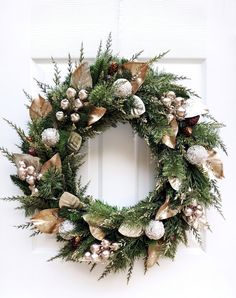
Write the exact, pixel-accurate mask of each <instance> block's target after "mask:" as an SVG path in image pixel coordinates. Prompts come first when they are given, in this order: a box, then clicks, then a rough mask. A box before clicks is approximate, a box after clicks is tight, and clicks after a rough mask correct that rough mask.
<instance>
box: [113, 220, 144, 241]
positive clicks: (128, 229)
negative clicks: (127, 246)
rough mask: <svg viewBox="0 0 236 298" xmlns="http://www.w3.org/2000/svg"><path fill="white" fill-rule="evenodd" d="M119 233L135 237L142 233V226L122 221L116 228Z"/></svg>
mask: <svg viewBox="0 0 236 298" xmlns="http://www.w3.org/2000/svg"><path fill="white" fill-rule="evenodd" d="M118 231H119V233H120V234H121V235H123V236H126V237H130V238H136V237H140V236H141V235H142V234H143V228H142V226H140V225H132V226H131V225H130V224H129V223H126V222H124V223H122V224H121V225H120V227H119V229H118Z"/></svg>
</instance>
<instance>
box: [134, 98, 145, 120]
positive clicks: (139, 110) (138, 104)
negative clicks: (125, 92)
mask: <svg viewBox="0 0 236 298" xmlns="http://www.w3.org/2000/svg"><path fill="white" fill-rule="evenodd" d="M133 99H134V108H132V109H131V115H132V116H133V117H139V116H141V115H142V114H144V113H145V111H146V108H145V105H144V103H143V101H142V99H141V98H140V97H138V96H137V95H133Z"/></svg>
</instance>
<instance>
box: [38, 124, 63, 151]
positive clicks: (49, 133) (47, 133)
mask: <svg viewBox="0 0 236 298" xmlns="http://www.w3.org/2000/svg"><path fill="white" fill-rule="evenodd" d="M59 138H60V135H59V132H58V130H57V129H56V128H47V129H45V130H44V131H43V132H42V141H43V143H44V144H45V145H47V146H49V147H54V146H55V145H56V144H57V142H58V141H59Z"/></svg>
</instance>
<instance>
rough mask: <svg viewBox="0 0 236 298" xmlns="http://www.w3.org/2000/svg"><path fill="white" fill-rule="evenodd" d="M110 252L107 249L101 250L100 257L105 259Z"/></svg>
mask: <svg viewBox="0 0 236 298" xmlns="http://www.w3.org/2000/svg"><path fill="white" fill-rule="evenodd" d="M110 254H111V253H110V251H109V250H103V251H102V252H101V258H102V259H105V260H107V259H109V257H110Z"/></svg>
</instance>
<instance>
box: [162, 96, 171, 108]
mask: <svg viewBox="0 0 236 298" xmlns="http://www.w3.org/2000/svg"><path fill="white" fill-rule="evenodd" d="M161 102H162V103H163V105H164V106H165V107H170V106H171V98H169V97H164V98H162V99H161Z"/></svg>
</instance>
